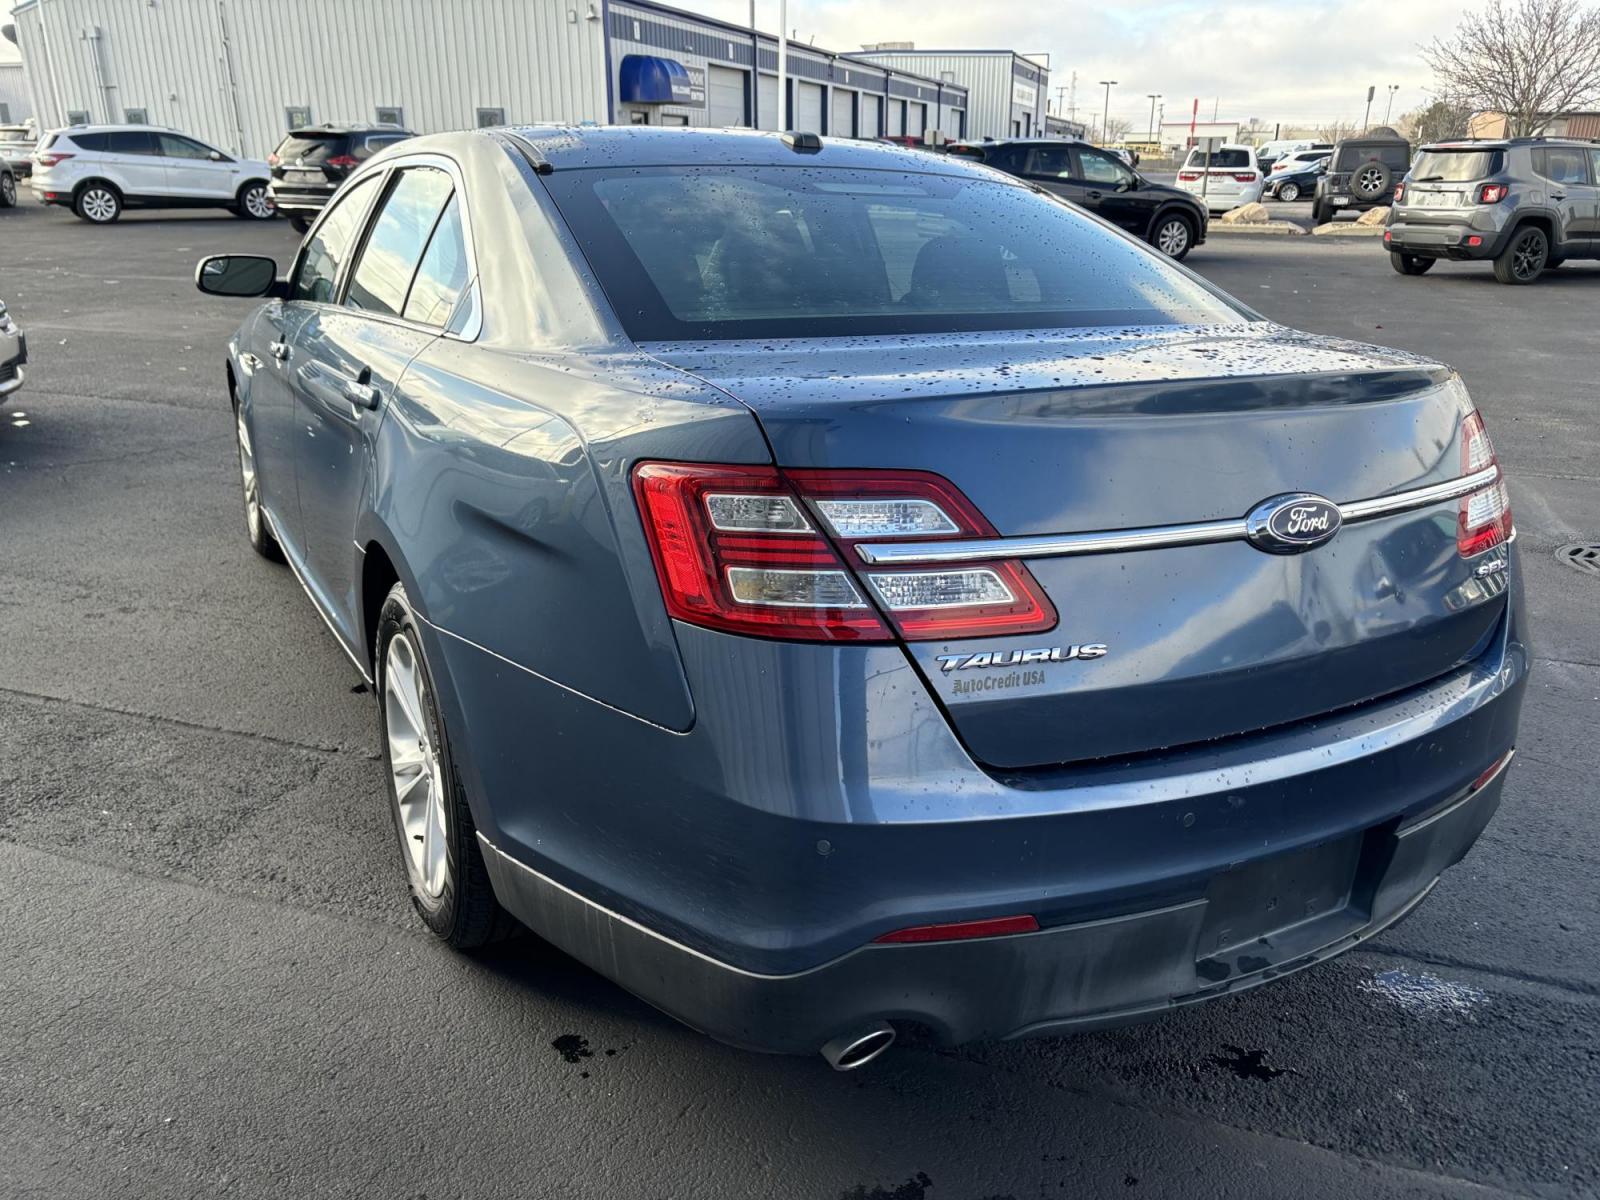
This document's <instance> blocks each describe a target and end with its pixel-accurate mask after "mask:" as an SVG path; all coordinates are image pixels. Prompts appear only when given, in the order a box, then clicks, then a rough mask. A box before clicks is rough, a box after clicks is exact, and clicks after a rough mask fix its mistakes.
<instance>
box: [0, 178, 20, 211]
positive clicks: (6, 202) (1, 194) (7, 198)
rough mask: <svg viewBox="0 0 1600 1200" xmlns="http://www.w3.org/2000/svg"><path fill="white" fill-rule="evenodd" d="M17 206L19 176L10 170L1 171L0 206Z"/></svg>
mask: <svg viewBox="0 0 1600 1200" xmlns="http://www.w3.org/2000/svg"><path fill="white" fill-rule="evenodd" d="M16 206H17V177H16V176H15V175H13V174H12V173H11V172H10V171H0V208H15V207H16Z"/></svg>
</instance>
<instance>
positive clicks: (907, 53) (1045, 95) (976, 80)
mask: <svg viewBox="0 0 1600 1200" xmlns="http://www.w3.org/2000/svg"><path fill="white" fill-rule="evenodd" d="M854 57H857V58H864V59H866V60H867V61H868V62H874V63H877V64H878V65H879V66H882V67H888V68H890V69H892V70H896V71H915V72H916V73H918V74H920V75H926V76H929V77H930V78H933V79H938V80H941V81H942V82H944V83H945V84H947V85H955V86H959V87H961V88H963V89H964V90H965V91H966V93H967V98H968V102H967V126H968V128H967V132H966V136H968V137H972V138H986V137H988V138H1004V137H1042V136H1045V135H1046V132H1047V127H1046V121H1045V115H1046V112H1047V106H1048V103H1049V99H1050V68H1049V67H1047V66H1045V65H1044V64H1042V63H1038V62H1035V61H1034V60H1033V59H1031V58H1028V57H1025V56H1024V55H1021V54H1018V53H1017V52H1016V51H1014V50H918V49H917V48H916V45H915V43H913V42H878V43H876V44H874V45H871V46H865V47H863V48H862V50H861V53H860V54H857V55H855V56H854Z"/></svg>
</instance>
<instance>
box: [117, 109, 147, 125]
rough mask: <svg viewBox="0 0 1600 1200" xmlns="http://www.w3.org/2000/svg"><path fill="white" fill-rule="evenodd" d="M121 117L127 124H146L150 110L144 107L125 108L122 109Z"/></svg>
mask: <svg viewBox="0 0 1600 1200" xmlns="http://www.w3.org/2000/svg"><path fill="white" fill-rule="evenodd" d="M122 119H123V120H124V121H125V122H127V123H128V124H129V125H148V124H150V111H149V110H148V109H144V108H125V109H123V110H122Z"/></svg>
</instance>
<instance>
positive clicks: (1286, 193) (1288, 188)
mask: <svg viewBox="0 0 1600 1200" xmlns="http://www.w3.org/2000/svg"><path fill="white" fill-rule="evenodd" d="M1273 195H1275V196H1277V198H1278V199H1279V200H1282V201H1283V202H1284V203H1285V204H1293V203H1294V202H1295V201H1296V200H1298V199H1300V185H1299V184H1298V183H1280V184H1279V185H1278V190H1277V191H1276V192H1274V193H1273Z"/></svg>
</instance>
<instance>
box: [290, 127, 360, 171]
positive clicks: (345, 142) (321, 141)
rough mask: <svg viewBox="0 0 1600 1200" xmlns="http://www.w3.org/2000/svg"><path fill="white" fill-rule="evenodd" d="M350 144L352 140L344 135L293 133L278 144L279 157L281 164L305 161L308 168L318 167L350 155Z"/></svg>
mask: <svg viewBox="0 0 1600 1200" xmlns="http://www.w3.org/2000/svg"><path fill="white" fill-rule="evenodd" d="M349 144H350V139H349V138H347V137H346V136H345V135H344V134H342V133H327V134H322V133H291V134H290V135H289V136H288V137H286V138H284V139H283V141H281V142H279V143H278V149H277V155H278V159H279V161H281V162H289V163H292V162H298V161H300V160H302V159H303V160H304V161H305V164H306V165H307V166H316V165H318V164H319V163H324V162H326V161H327V160H328V159H330V158H334V157H336V156H337V155H340V154H346V153H348V150H347V147H348V146H349Z"/></svg>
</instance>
